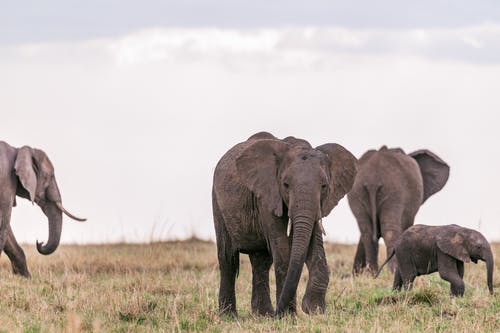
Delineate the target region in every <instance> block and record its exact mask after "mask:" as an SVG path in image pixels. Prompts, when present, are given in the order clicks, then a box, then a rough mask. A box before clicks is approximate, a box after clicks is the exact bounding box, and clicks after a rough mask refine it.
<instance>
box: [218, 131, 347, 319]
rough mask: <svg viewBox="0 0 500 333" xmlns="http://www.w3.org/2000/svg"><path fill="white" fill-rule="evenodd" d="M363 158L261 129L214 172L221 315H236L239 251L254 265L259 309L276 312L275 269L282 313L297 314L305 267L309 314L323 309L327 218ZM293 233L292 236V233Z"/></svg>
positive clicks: (278, 311) (254, 293)
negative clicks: (272, 285)
mask: <svg viewBox="0 0 500 333" xmlns="http://www.w3.org/2000/svg"><path fill="white" fill-rule="evenodd" d="M355 175H356V158H355V157H354V156H353V155H352V154H351V153H350V152H349V151H347V150H346V149H345V148H343V147H342V146H340V145H338V144H333V143H328V144H324V145H322V146H319V147H316V148H313V147H312V146H311V145H310V144H309V143H308V142H307V141H305V140H301V139H296V138H293V137H288V138H285V139H283V140H279V139H277V138H275V137H274V136H273V135H272V134H270V133H266V132H261V133H257V134H255V135H253V136H251V137H250V138H249V139H248V140H247V141H245V142H242V143H240V144H237V145H236V146H234V147H233V148H231V149H230V150H229V151H228V152H227V153H226V154H225V155H224V156H223V157H222V158H221V160H220V161H219V163H218V164H217V167H216V168H215V173H214V183H213V191H212V203H213V214H214V225H215V232H216V238H217V255H218V259H219V269H220V289H219V310H220V312H221V313H226V314H229V315H236V297H235V279H236V275H237V272H238V267H239V254H240V253H245V254H248V255H249V257H250V262H251V264H252V275H253V279H252V310H253V312H255V313H257V314H261V315H272V314H273V313H274V311H273V307H272V304H271V298H270V291H269V269H270V267H271V265H272V264H273V263H274V267H275V274H276V314H277V315H278V316H280V315H282V314H284V313H287V312H288V313H295V311H296V310H295V309H296V306H295V293H296V290H297V285H298V283H299V279H300V275H301V273H302V268H303V266H304V263H306V265H307V268H308V270H309V280H308V283H307V287H306V291H305V295H304V298H303V299H302V309H303V310H304V311H305V312H306V313H311V312H316V311H320V312H321V311H324V309H325V294H326V289H327V286H328V282H329V271H328V267H327V263H326V257H325V251H324V248H323V235H322V230H323V228H322V225H321V219H322V218H323V217H325V216H327V215H328V214H329V213H330V211H331V210H332V209H333V207H335V206H336V205H337V203H338V202H339V200H340V199H341V198H342V197H343V196H344V195H345V194H346V193H347V192H348V191H349V190H350V189H351V187H352V184H353V182H354V178H355ZM287 230H288V231H287Z"/></svg>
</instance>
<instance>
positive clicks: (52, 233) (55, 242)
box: [36, 203, 62, 255]
mask: <svg viewBox="0 0 500 333" xmlns="http://www.w3.org/2000/svg"><path fill="white" fill-rule="evenodd" d="M41 208H42V210H43V212H44V214H45V215H46V216H47V218H48V222H49V239H48V241H47V243H45V244H44V243H39V242H38V241H37V242H36V249H37V250H38V252H39V253H41V254H44V255H47V254H51V253H52V252H54V251H55V250H56V249H57V247H58V246H59V241H60V240H61V231H62V211H61V210H60V209H59V208H58V207H57V205H56V204H55V203H47V204H45V205H43V206H42V207H41Z"/></svg>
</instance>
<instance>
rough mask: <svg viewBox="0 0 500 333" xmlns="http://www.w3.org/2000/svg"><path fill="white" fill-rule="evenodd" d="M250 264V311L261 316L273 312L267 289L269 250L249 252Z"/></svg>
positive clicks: (271, 262) (270, 262) (269, 266)
mask: <svg viewBox="0 0 500 333" xmlns="http://www.w3.org/2000/svg"><path fill="white" fill-rule="evenodd" d="M249 257H250V263H251V264H252V311H253V312H254V313H255V314H259V315H262V316H272V315H273V313H274V310H273V305H272V304H271V296H270V291H269V269H270V268H271V265H272V264H273V259H272V257H271V255H270V254H269V252H267V251H261V252H253V253H250V254H249Z"/></svg>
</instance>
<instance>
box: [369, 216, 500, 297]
mask: <svg viewBox="0 0 500 333" xmlns="http://www.w3.org/2000/svg"><path fill="white" fill-rule="evenodd" d="M394 255H396V260H397V262H398V267H397V268H396V272H395V274H394V284H393V288H394V289H397V290H400V289H401V287H404V288H405V289H411V288H412V285H413V281H414V280H415V277H417V276H419V275H424V274H430V273H434V272H439V275H440V276H441V278H442V279H444V280H446V281H448V282H450V284H451V288H450V291H451V294H452V295H453V296H463V294H464V290H465V286H464V281H463V277H464V262H470V261H471V260H472V261H473V262H474V263H476V264H477V261H478V260H483V261H485V262H486V270H487V283H488V289H489V291H490V293H491V294H493V253H492V252H491V247H490V244H489V243H488V241H487V240H486V238H484V236H483V235H482V234H481V233H479V232H477V231H475V230H472V229H468V228H463V227H460V226H458V225H456V224H451V225H443V226H428V225H414V226H413V227H411V228H409V229H408V230H406V231H405V232H403V234H402V235H401V237H400V238H399V239H398V240H397V242H396V244H395V246H394V248H393V249H392V252H391V253H390V255H389V257H388V258H387V260H386V261H385V262H384V263H383V264H382V266H380V270H379V271H378V273H377V276H378V275H379V274H380V271H381V270H382V268H383V267H384V265H385V264H386V263H387V262H388V261H389V260H390V259H391V258H392V257H393V256H394Z"/></svg>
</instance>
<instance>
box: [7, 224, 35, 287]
mask: <svg viewBox="0 0 500 333" xmlns="http://www.w3.org/2000/svg"><path fill="white" fill-rule="evenodd" d="M4 251H5V253H6V254H7V256H8V257H9V259H10V262H11V264H12V271H13V273H14V274H19V275H21V276H24V277H26V278H30V277H31V274H30V272H29V270H28V266H27V265H26V255H25V254H24V251H23V249H22V248H21V247H20V246H19V244H18V243H17V241H16V238H15V237H14V234H13V233H12V229H11V227H10V225H9V227H8V230H7V241H6V242H5V248H4Z"/></svg>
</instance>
